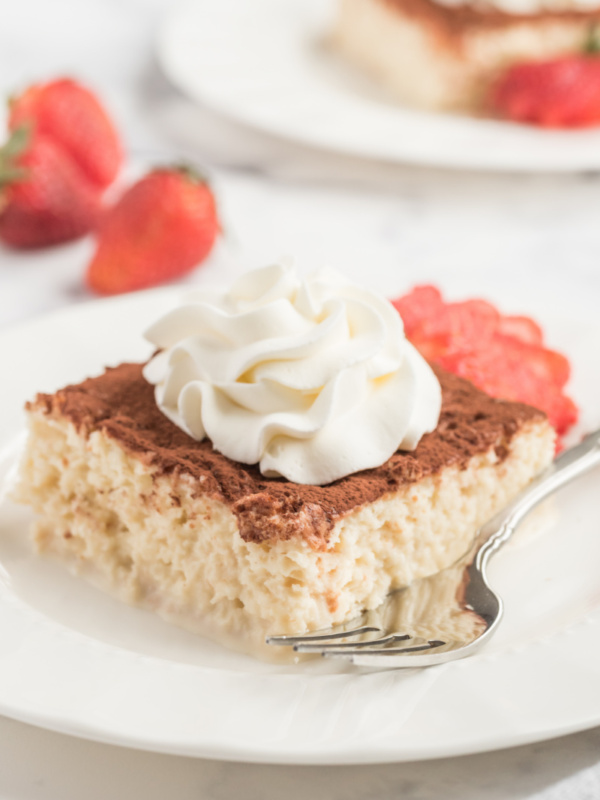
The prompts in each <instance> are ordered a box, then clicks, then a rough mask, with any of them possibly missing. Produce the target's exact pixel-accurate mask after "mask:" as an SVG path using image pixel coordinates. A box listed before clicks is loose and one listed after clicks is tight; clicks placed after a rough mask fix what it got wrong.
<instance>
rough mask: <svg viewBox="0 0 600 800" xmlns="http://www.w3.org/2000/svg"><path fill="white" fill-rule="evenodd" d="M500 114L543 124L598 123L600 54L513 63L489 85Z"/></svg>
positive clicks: (599, 112)
mask: <svg viewBox="0 0 600 800" xmlns="http://www.w3.org/2000/svg"><path fill="white" fill-rule="evenodd" d="M491 105H492V107H493V110H494V111H495V112H496V113H498V114H500V116H503V117H506V118H508V119H511V120H514V121H515V122H526V123H531V124H534V125H540V126H542V127H546V128H583V127H587V126H590V125H597V124H599V123H600V58H599V57H598V56H590V55H588V56H585V55H577V56H566V57H564V58H557V59H553V60H551V61H540V62H531V63H525V64H516V65H514V66H513V67H510V68H509V69H508V70H507V71H506V72H505V73H504V74H503V75H501V76H500V78H499V79H498V81H497V82H496V84H495V85H494V86H493V88H492V93H491Z"/></svg>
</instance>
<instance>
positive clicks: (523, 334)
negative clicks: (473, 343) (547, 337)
mask: <svg viewBox="0 0 600 800" xmlns="http://www.w3.org/2000/svg"><path fill="white" fill-rule="evenodd" d="M497 330H498V332H499V333H502V334H504V335H505V336H512V337H513V338H514V339H519V341H521V342H525V343H526V344H538V345H541V344H542V342H543V340H544V334H543V333H542V329H541V328H540V326H539V325H538V324H537V322H534V320H532V319H531V317H519V316H506V317H501V318H500V321H499V323H498V329H497Z"/></svg>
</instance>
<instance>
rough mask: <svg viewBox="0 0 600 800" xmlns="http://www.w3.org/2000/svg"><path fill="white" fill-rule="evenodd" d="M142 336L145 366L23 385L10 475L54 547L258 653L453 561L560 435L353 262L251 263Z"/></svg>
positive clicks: (41, 535)
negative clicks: (452, 353)
mask: <svg viewBox="0 0 600 800" xmlns="http://www.w3.org/2000/svg"><path fill="white" fill-rule="evenodd" d="M396 321H397V322H396ZM261 328H262V330H261ZM275 329H278V330H279V335H278V336H274V333H275ZM252 331H254V334H252V333H251V332H252ZM149 336H150V338H151V340H152V341H153V342H154V343H155V344H157V345H158V347H159V348H160V352H159V353H158V354H157V355H156V356H155V357H154V359H153V360H152V361H150V362H149V364H148V365H146V366H145V367H143V365H140V364H122V365H121V366H118V367H116V368H113V369H108V370H107V371H106V372H105V373H104V374H103V375H101V376H99V377H96V378H90V379H88V380H86V381H84V382H83V383H80V384H78V385H74V386H68V387H66V388H65V389H62V390H61V391H58V392H57V393H55V394H52V395H47V394H42V395H39V396H38V397H37V399H36V400H35V401H34V402H32V403H30V404H29V405H28V416H29V424H30V436H29V441H28V445H27V451H26V453H25V456H24V459H23V463H22V469H21V481H20V485H19V487H18V497H19V499H20V500H22V501H23V502H26V503H29V504H30V505H31V506H33V508H34V510H35V511H36V513H37V514H38V521H37V522H36V525H35V541H36V544H37V546H38V548H39V550H40V551H41V552H47V553H52V554H54V555H56V556H58V557H59V558H61V559H63V560H64V561H65V562H66V563H67V564H68V565H69V566H70V567H71V568H72V569H73V570H75V571H76V572H79V573H81V574H84V575H85V576H87V577H89V578H90V579H91V580H93V581H94V582H96V583H98V584H99V585H101V586H103V587H105V588H108V589H109V590H111V591H112V592H115V593H116V594H117V595H118V596H119V597H120V598H122V599H123V600H125V601H127V602H130V603H134V604H138V605H141V606H143V607H146V608H150V609H152V610H154V611H156V612H157V613H159V614H160V615H162V616H163V617H165V618H167V619H170V620H172V621H174V622H176V623H178V624H181V625H183V626H185V627H187V628H189V629H192V630H197V631H199V632H202V633H205V634H207V635H209V636H212V637H214V638H217V639H219V640H221V641H224V642H225V643H227V644H230V645H231V646H233V647H237V648H240V649H245V650H248V651H252V652H255V653H256V654H261V645H262V644H263V642H264V639H265V636H266V635H267V634H273V633H302V632H305V631H309V630H316V629H319V628H326V627H328V626H330V625H333V624H337V623H340V622H344V621H347V620H349V619H351V618H352V617H354V616H356V615H357V613H359V612H360V611H361V610H362V609H365V608H369V609H371V608H376V607H377V606H378V605H379V604H380V603H381V602H382V601H383V600H384V598H385V596H386V595H387V593H388V592H389V591H390V590H393V589H395V588H398V587H401V586H403V585H406V584H408V583H410V582H411V581H413V580H415V579H417V578H420V577H422V576H426V575H430V574H433V573H435V572H437V571H439V570H441V569H444V568H445V567H447V566H449V565H450V564H452V563H453V562H454V561H455V560H456V559H457V558H458V557H459V556H460V555H461V554H462V553H463V552H464V551H465V550H466V549H467V547H468V545H469V544H470V542H471V540H472V538H473V536H474V533H475V532H476V530H477V528H478V527H479V526H480V525H481V524H482V523H483V522H485V521H486V520H487V519H488V518H489V517H491V516H492V515H493V514H494V513H495V512H496V511H497V510H499V509H500V508H501V507H502V506H504V505H505V504H506V503H508V502H509V501H510V500H511V498H513V497H514V496H515V494H516V493H517V492H519V491H520V490H521V489H522V488H524V487H525V486H526V485H527V483H528V482H529V481H530V480H531V479H532V478H533V477H534V476H535V475H536V473H538V472H539V471H540V470H541V469H543V468H544V467H545V466H546V465H547V464H548V463H549V462H550V461H551V459H552V457H553V453H554V440H555V437H554V431H553V429H552V428H551V426H550V425H549V423H548V421H547V418H546V416H545V415H544V414H543V413H542V412H540V411H537V410H536V409H534V408H531V407H529V406H527V405H524V404H521V403H513V402H503V401H499V400H494V399H492V398H491V397H489V396H488V395H486V394H485V393H483V392H481V391H479V390H478V389H476V388H475V387H474V386H473V385H472V384H470V383H469V382H468V381H465V380H463V379H461V378H459V377H456V376H454V375H451V374H449V373H447V372H444V371H443V370H441V369H439V368H436V369H435V372H434V371H432V370H431V369H430V368H429V367H428V366H427V364H426V362H425V361H424V360H422V358H421V356H419V355H418V354H417V353H416V351H415V350H414V349H413V348H412V346H411V345H410V344H409V343H408V342H407V341H406V340H405V339H404V337H403V334H402V325H401V321H400V317H399V316H398V315H397V313H396V312H395V310H394V309H393V307H392V306H391V304H389V303H387V301H384V300H382V299H380V298H377V297H376V296H375V295H372V294H371V293H370V292H367V291H364V290H358V289H356V287H352V286H349V285H348V284H345V283H344V282H343V281H342V280H341V279H340V278H339V276H335V275H333V276H332V275H330V274H328V275H323V274H322V273H321V274H318V275H317V276H315V277H313V278H312V279H308V280H306V281H301V280H300V279H298V278H297V277H296V276H295V275H294V273H293V271H292V270H290V269H288V268H285V267H279V266H277V267H273V268H267V269H266V270H261V271H256V272H254V273H248V274H247V275H245V276H243V278H242V279H241V280H240V281H238V283H237V284H236V285H235V286H234V288H233V289H232V290H231V291H230V292H229V293H228V294H227V295H224V296H221V297H220V299H218V301H215V296H211V297H208V295H207V293H206V292H203V293H201V294H200V295H198V296H197V297H196V298H192V299H191V300H190V301H189V302H188V303H187V305H185V306H184V307H183V308H180V309H178V311H177V312H175V313H174V314H171V315H167V316H166V317H165V318H164V319H163V320H161V321H159V323H157V325H156V326H154V328H153V329H151V331H150V333H149ZM208 351H213V356H214V359H213V362H214V363H212V364H211V363H210V362H211V356H210V353H208ZM241 351H243V353H241ZM207 353H208V355H207ZM234 362H235V363H234ZM207 364H208V366H207ZM223 365H225V366H223ZM211 369H212V371H213V373H214V374H213V376H212V378H211V380H212V383H211V382H210V381H209V380H208V372H207V371H206V370H209V371H210V370H211ZM231 370H233V372H231ZM240 370H241V371H240ZM219 371H220V372H219ZM228 371H229V372H230V374H229V375H227V374H226V373H227V372H228ZM232 374H237V375H238V380H236V381H231V380H230V378H231V375H232ZM215 375H216V377H217V378H218V379H219V380H216V379H215ZM340 376H342V377H341V378H340ZM152 384H155V386H153V385H152ZM394 384H396V385H395V387H394ZM315 387H316V388H315ZM392 389H393V391H392ZM388 391H390V395H389V396H387V392H388ZM223 393H225V396H224V395H223ZM407 398H408V399H407ZM390 403H392V405H390ZM393 403H396V404H397V409H398V413H397V414H396V417H400V418H401V421H400V423H398V421H397V419H396V417H394V419H392V418H390V416H389V415H390V414H392V411H393ZM232 404H233V406H235V407H233V406H232ZM315 406H317V409H316V411H315ZM440 406H441V408H440ZM236 415H237V416H236ZM217 429H218V430H217ZM244 431H246V432H248V437H247V439H246V440H245V441H239V440H240V438H241V437H243V434H244ZM207 434H210V435H207ZM398 436H400V439H399V440H398ZM396 440H398V441H396ZM393 441H396V444H395V445H394V444H391V443H392V442H393ZM217 443H218V448H219V449H217ZM398 444H400V445H401V447H398ZM288 445H289V447H288ZM223 449H227V450H229V451H230V452H229V453H228V454H225V453H224V452H222V450H223ZM334 450H335V452H333V451H334ZM386 450H388V451H389V452H387V453H386V452H385V451H386ZM231 451H235V453H234V455H235V458H233V457H231V456H232V453H231ZM330 451H331V458H329V457H328V456H329V452H330ZM241 456H244V457H245V458H247V459H248V460H249V459H250V458H252V459H254V460H253V462H251V463H244V462H243V461H242V459H241ZM257 456H258V458H257ZM346 470H347V471H346ZM332 476H333V477H332ZM310 478H312V480H310Z"/></svg>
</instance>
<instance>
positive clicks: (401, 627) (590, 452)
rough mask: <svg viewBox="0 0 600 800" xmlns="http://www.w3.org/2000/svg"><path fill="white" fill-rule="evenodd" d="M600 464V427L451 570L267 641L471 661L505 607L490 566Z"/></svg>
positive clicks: (404, 659) (353, 654)
mask: <svg viewBox="0 0 600 800" xmlns="http://www.w3.org/2000/svg"><path fill="white" fill-rule="evenodd" d="M599 465H600V430H597V431H595V432H594V433H592V434H590V435H589V436H587V437H586V438H585V439H584V440H583V441H582V442H581V443H580V444H578V445H576V446H575V447H572V448H571V449H569V450H565V451H564V452H563V453H562V454H561V455H560V456H558V458H556V459H555V460H554V462H553V463H552V464H551V465H550V466H549V467H548V469H546V470H545V471H544V472H542V473H541V474H540V475H539V476H538V477H537V478H536V479H535V480H534V481H532V483H531V484H530V485H529V486H528V487H527V488H526V489H525V490H524V491H523V492H521V494H519V495H518V496H517V497H516V498H515V500H513V502H512V503H511V504H510V505H509V506H507V508H505V509H504V510H503V511H501V512H500V513H499V514H497V515H496V516H495V517H493V519H491V520H490V521H489V522H487V523H486V524H485V525H484V526H483V527H482V528H480V530H479V532H478V534H477V536H476V538H475V540H474V543H473V545H472V546H471V548H470V549H469V550H468V552H467V553H466V554H465V555H464V556H463V557H462V558H461V559H460V560H459V561H457V562H456V564H454V565H453V566H451V567H449V568H448V569H445V570H443V571H442V572H438V573H437V574H435V575H432V576H430V577H428V578H423V579H421V580H419V581H416V582H415V583H413V584H411V585H410V586H408V587H406V588H405V589H401V590H399V591H395V592H392V593H391V594H390V595H388V597H387V598H386V600H385V601H384V603H383V604H382V605H381V606H379V607H378V608H376V609H374V610H373V611H364V612H363V613H362V614H361V615H360V616H359V617H358V618H357V619H355V620H353V621H352V622H350V623H346V624H345V625H340V626H336V627H334V628H330V629H328V630H323V631H317V632H316V633H312V634H303V635H299V636H269V637H267V644H272V645H284V646H291V647H293V648H294V650H296V651H297V652H299V653H317V654H321V655H323V656H326V657H328V658H343V659H347V660H349V661H351V662H353V663H354V664H356V665H358V666H365V667H379V668H390V667H391V668H400V667H429V666H433V665H435V664H443V663H444V662H447V661H453V660H455V659H457V658H464V657H465V656H469V655H471V654H472V653H474V652H475V651H476V650H478V649H479V648H480V647H482V645H484V644H485V643H486V642H487V641H488V640H489V639H490V637H491V636H492V634H493V633H494V632H495V631H496V630H497V628H498V625H499V623H500V620H501V619H502V612H503V604H502V600H501V598H500V597H498V595H497V594H495V592H494V591H492V589H491V588H490V587H489V585H488V583H487V580H486V567H487V564H488V562H489V560H490V558H491V557H492V555H494V553H496V552H497V551H498V550H499V549H500V547H502V545H503V544H504V543H505V542H507V541H508V540H509V539H510V537H511V536H512V534H513V533H514V531H515V529H516V528H517V526H518V525H519V523H520V522H521V521H522V520H523V519H524V518H525V517H526V516H527V514H529V512H530V511H531V510H532V509H533V508H535V506H537V505H538V503H540V502H541V501H542V500H544V499H545V498H546V497H548V495H550V494H552V493H553V492H555V491H556V490H557V489H559V488H560V487H561V486H564V485H565V484H567V483H569V482H570V481H572V480H574V479H575V478H577V477H579V476H580V475H583V474H584V473H586V472H588V471H589V470H591V469H592V468H593V467H596V466H599Z"/></svg>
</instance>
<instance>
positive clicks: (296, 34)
mask: <svg viewBox="0 0 600 800" xmlns="http://www.w3.org/2000/svg"><path fill="white" fill-rule="evenodd" d="M334 7H335V0H253V2H251V3H250V2H243V0H191V2H190V1H189V0H188V2H187V3H186V4H185V5H183V6H182V7H180V8H179V9H178V10H177V11H176V12H175V13H173V14H172V15H171V16H170V17H169V18H168V19H167V20H166V21H165V23H164V25H163V27H162V29H161V31H160V36H159V48H158V52H159V58H160V60H161V62H162V65H163V67H164V69H165V71H166V73H167V75H168V76H169V77H170V78H171V80H172V81H173V82H174V83H175V84H176V85H177V86H179V87H180V88H181V89H183V90H184V91H185V92H186V93H188V94H189V95H190V96H191V97H193V98H195V99H196V100H198V101H200V102H203V103H208V104H209V105H211V106H213V107H214V108H216V109H218V110H219V111H221V112H223V113H224V114H226V115H228V116H230V117H233V118H235V119H237V120H239V121H242V122H245V123H247V124H249V125H251V126H253V127H256V128H259V129H262V130H265V131H268V132H270V133H274V134H277V135H279V136H282V137H285V138H287V139H291V140H296V141H300V142H303V143H307V144H311V145H316V146H319V147H325V148H328V149H332V150H336V151H340V152H344V153H351V154H355V155H360V156H367V157H374V158H380V159H390V160H394V161H402V162H411V163H416V164H431V165H436V166H446V167H458V168H472V169H489V170H526V171H548V170H550V171H576V170H590V169H598V168H600V132H599V131H598V130H587V131H546V130H541V129H538V128H535V127H528V126H520V125H513V124H511V123H504V122H497V121H493V120H479V119H472V118H469V117H466V116H454V115H449V114H447V115H442V114H435V113H427V112H422V111H418V110H413V109H410V108H405V107H402V106H400V105H398V104H396V103H394V102H392V101H390V100H388V98H387V97H386V95H385V94H384V93H383V92H382V91H380V90H379V89H378V87H377V86H375V85H374V84H373V83H372V82H371V81H370V80H369V79H366V78H364V77H363V76H362V75H360V74H359V73H358V72H356V71H355V70H354V69H353V68H350V67H349V66H347V65H346V64H345V63H342V62H341V60H340V59H338V58H337V57H336V56H334V55H333V54H332V53H331V52H330V51H329V49H328V47H327V45H326V37H327V32H328V30H330V28H331V20H332V16H333V13H334Z"/></svg>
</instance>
